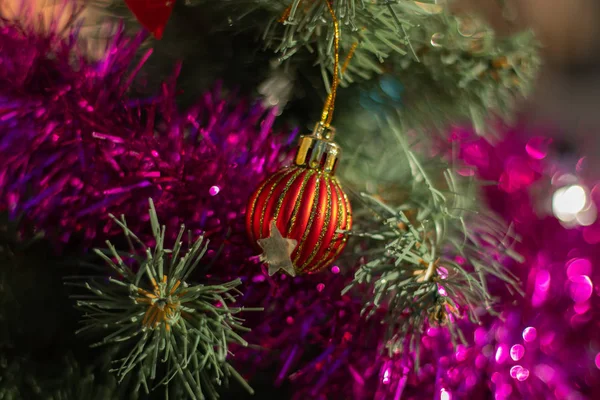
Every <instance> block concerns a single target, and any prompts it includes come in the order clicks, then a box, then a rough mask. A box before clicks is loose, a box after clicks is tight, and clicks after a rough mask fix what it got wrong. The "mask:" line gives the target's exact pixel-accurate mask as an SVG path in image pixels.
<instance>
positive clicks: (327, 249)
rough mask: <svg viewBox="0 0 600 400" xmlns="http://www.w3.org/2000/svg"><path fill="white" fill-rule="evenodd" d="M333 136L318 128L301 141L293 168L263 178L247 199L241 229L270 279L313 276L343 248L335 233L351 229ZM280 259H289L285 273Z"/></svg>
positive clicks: (343, 239) (343, 237)
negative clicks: (283, 275)
mask: <svg viewBox="0 0 600 400" xmlns="http://www.w3.org/2000/svg"><path fill="white" fill-rule="evenodd" d="M333 135H334V131H333V128H329V127H325V125H324V124H322V123H318V124H317V126H316V127H315V130H314V132H313V133H312V135H308V136H302V137H301V139H300V144H299V147H298V154H297V155H296V159H295V163H294V165H292V166H289V167H286V168H283V169H281V170H279V171H278V172H276V173H275V174H274V175H272V176H270V177H269V178H267V179H266V180H265V181H264V182H263V183H262V184H261V185H260V186H259V187H258V189H257V190H256V191H255V192H254V194H253V195H252V196H251V197H250V200H249V202H248V207H247V209H246V228H247V230H248V234H249V236H250V239H251V241H252V242H253V243H257V242H258V243H259V244H260V247H261V248H263V249H264V253H263V255H262V260H264V261H265V262H266V263H267V264H269V267H270V268H269V273H270V274H272V273H274V272H275V271H273V270H272V269H271V267H273V269H275V270H277V269H279V268H283V269H285V270H286V271H288V272H290V274H292V273H291V272H295V273H296V274H303V273H315V272H318V271H320V270H322V269H323V268H326V267H327V266H329V265H330V264H331V263H332V262H333V261H334V260H335V259H336V258H337V257H338V256H339V254H340V253H341V251H342V250H343V249H344V247H345V246H346V241H347V236H346V235H345V234H343V233H339V232H338V231H339V230H349V229H350V228H351V227H352V211H351V208H350V202H349V201H348V197H347V196H346V194H345V193H344V191H343V190H342V187H341V186H340V184H339V182H338V180H337V178H336V177H335V176H334V172H335V168H336V166H337V161H338V158H337V156H338V154H339V152H340V148H339V146H338V145H337V144H335V143H334V142H333V141H332V139H333ZM272 222H274V225H272ZM271 227H276V228H277V231H278V232H273V231H272V229H271ZM282 237H283V240H282ZM269 241H272V242H273V243H272V244H270V243H268V242H269ZM290 243H291V244H292V245H291V246H290V245H289V244H290ZM265 244H266V246H265ZM270 249H273V250H270ZM269 252H271V253H272V254H269ZM282 254H283V256H288V257H289V259H288V264H289V263H290V262H291V266H290V267H289V268H286V267H285V266H282V260H281V258H282ZM292 266H293V270H292ZM292 275H294V274H292Z"/></svg>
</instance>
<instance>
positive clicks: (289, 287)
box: [240, 131, 600, 400]
mask: <svg viewBox="0 0 600 400" xmlns="http://www.w3.org/2000/svg"><path fill="white" fill-rule="evenodd" d="M523 136H524V135H523V134H522V133H519V134H518V136H517V137H515V135H514V134H511V133H510V132H509V135H508V137H507V138H506V139H504V140H503V141H501V142H499V143H498V144H497V145H496V146H492V145H490V144H489V143H487V142H485V141H484V140H482V139H479V138H473V137H472V136H471V135H470V134H468V135H465V134H464V133H461V132H459V131H457V132H455V135H454V137H453V139H452V140H453V141H455V143H457V144H458V145H459V146H460V149H461V157H462V159H463V160H464V161H465V163H466V164H467V165H468V166H470V167H471V168H472V169H474V172H475V173H476V174H477V176H478V177H479V178H481V179H484V180H486V181H496V182H498V184H497V185H495V186H489V187H488V188H487V189H486V191H487V198H488V199H489V203H490V204H491V206H492V207H493V208H494V209H495V210H496V211H498V212H499V213H501V214H502V215H504V217H505V219H506V220H507V221H508V222H511V223H513V224H514V227H515V229H516V232H517V233H518V234H519V235H520V236H521V237H522V241H521V242H520V244H519V245H518V247H517V249H516V250H517V251H518V252H520V253H521V254H523V256H524V257H525V262H524V263H523V264H518V263H516V262H513V263H512V264H510V265H509V267H510V269H511V270H512V271H513V272H514V273H515V274H516V275H517V276H518V277H519V278H520V279H521V280H522V282H523V289H524V291H525V296H524V297H520V296H516V295H513V294H510V293H509V292H507V290H506V288H505V286H504V285H503V284H502V283H501V282H496V283H494V282H493V281H492V282H491V283H490V289H491V290H492V292H493V294H494V295H495V296H497V297H498V298H499V300H500V302H499V304H498V307H497V309H498V310H499V311H501V317H500V318H498V317H492V316H487V317H484V318H483V320H482V324H481V325H480V326H475V325H473V324H471V323H469V322H468V321H462V322H460V324H461V326H462V329H463V332H464V333H465V337H466V339H467V345H466V346H465V345H462V344H461V345H459V346H458V347H457V348H456V349H455V348H453V346H452V345H451V341H450V338H449V335H448V332H447V331H446V330H445V329H443V328H431V327H430V328H428V329H427V330H426V332H425V335H424V336H423V338H422V339H421V343H420V345H421V360H420V369H419V371H418V372H415V371H414V354H412V353H411V352H409V351H405V352H403V353H401V354H398V355H395V356H393V357H388V356H387V353H386V352H384V351H382V349H383V345H384V343H381V337H382V326H381V325H380V324H379V323H378V321H377V318H374V319H372V320H370V321H368V320H365V319H364V318H362V317H361V316H360V309H361V304H360V302H357V301H356V298H351V297H342V296H340V293H339V289H340V288H341V287H344V286H345V284H347V283H348V282H349V280H351V279H352V276H351V273H348V272H346V273H340V274H334V273H332V272H325V273H323V274H320V275H315V276H310V277H302V278H296V279H293V280H291V279H289V278H285V279H274V281H275V282H274V283H273V284H274V285H276V291H275V292H272V291H271V292H269V287H272V286H270V285H269V284H266V282H267V281H268V280H270V279H272V278H266V279H267V280H261V281H260V282H257V283H254V284H253V287H254V290H255V291H259V292H260V290H261V288H262V290H264V292H263V293H266V294H263V296H264V297H263V300H264V302H263V304H264V305H265V306H267V307H268V306H269V305H270V306H271V307H270V308H268V310H267V312H266V313H265V314H263V319H262V321H261V323H259V324H256V326H255V331H254V332H253V333H251V337H252V340H254V341H255V342H257V343H260V344H262V345H263V346H264V347H265V351H264V352H263V353H253V354H251V356H252V357H253V358H252V357H251V359H252V360H253V361H252V364H251V365H255V366H256V365H262V366H267V365H270V364H271V363H273V362H277V359H276V356H275V355H276V354H281V360H280V362H279V366H280V368H281V369H280V375H279V376H278V377H277V380H276V382H279V383H280V382H281V381H282V379H283V377H282V375H283V374H286V373H287V374H288V376H289V380H290V381H291V382H292V383H293V386H294V390H295V391H294V396H293V397H294V399H297V400H300V399H307V398H311V399H323V400H325V399H334V398H335V399H337V398H340V399H357V400H360V399H364V400H367V399H369V400H370V399H377V400H388V399H390V400H391V399H394V400H400V399H403V400H406V399H414V400H420V399H423V398H433V399H444V400H450V399H465V398H470V399H481V400H483V399H498V400H501V399H505V400H511V399H515V400H516V399H524V398H527V399H529V398H530V399H538V398H540V399H565V400H566V399H578V400H579V399H595V398H598V397H599V396H600V336H598V333H597V329H598V321H599V317H600V290H599V289H598V283H597V282H599V281H600V269H599V268H598V265H600V248H599V246H598V243H599V242H600V221H596V222H595V223H594V224H593V225H591V226H587V227H581V228H575V229H567V228H564V227H562V226H561V225H560V224H559V222H558V221H557V220H556V219H555V218H554V217H553V216H540V215H539V213H538V212H537V211H536V208H535V204H534V202H535V200H536V199H535V197H534V196H533V194H532V190H533V189H534V188H535V187H536V185H539V184H541V183H543V182H550V181H551V178H552V177H553V176H554V174H555V173H556V172H557V171H559V170H560V168H558V166H557V165H556V163H554V162H553V161H552V160H549V159H548V160H546V159H545V158H546V157H543V156H541V155H540V152H536V151H534V150H531V143H526V142H524V141H522V140H520V139H518V137H523ZM532 140H536V141H537V143H543V142H545V141H544V140H541V139H540V138H535V139H532ZM579 164H581V162H580V163H579ZM579 164H578V166H579ZM582 175H585V174H583V172H582ZM588 185H589V187H590V188H594V189H593V190H592V195H593V196H597V194H598V193H600V183H597V182H588ZM542 192H543V191H542ZM545 195H546V196H549V195H550V193H548V192H545ZM596 200H598V197H596ZM309 349H310V352H311V353H313V354H315V352H316V354H317V355H315V356H313V357H311V360H306V361H301V360H302V358H303V355H306V353H307V352H308V351H309ZM303 352H304V354H303ZM240 355H245V353H240Z"/></svg>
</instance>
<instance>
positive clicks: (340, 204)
mask: <svg viewBox="0 0 600 400" xmlns="http://www.w3.org/2000/svg"><path fill="white" fill-rule="evenodd" d="M332 183H333V185H334V186H335V189H336V190H335V193H336V195H337V199H338V210H337V212H338V218H337V223H336V227H335V230H336V231H337V230H338V229H340V228H341V227H342V221H343V218H342V214H343V212H344V209H343V207H344V203H343V201H342V200H343V199H342V196H341V195H340V193H341V189H340V187H339V186H338V184H337V179H336V178H333V179H332ZM334 232H335V231H334ZM336 243H337V240H335V239H332V240H331V242H329V246H328V247H327V250H325V253H323V258H322V261H321V262H319V263H317V264H316V265H315V266H314V267H313V268H311V270H310V272H313V271H318V270H320V269H321V268H323V267H325V266H327V263H329V262H331V261H333V260H331V261H328V260H329V259H330V258H331V254H328V253H331V251H332V250H333V247H334V246H335V245H336ZM332 254H333V253H332ZM333 259H335V257H334V258H333Z"/></svg>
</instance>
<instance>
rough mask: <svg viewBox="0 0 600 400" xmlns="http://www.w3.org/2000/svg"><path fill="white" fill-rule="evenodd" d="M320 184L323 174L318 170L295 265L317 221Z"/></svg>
mask: <svg viewBox="0 0 600 400" xmlns="http://www.w3.org/2000/svg"><path fill="white" fill-rule="evenodd" d="M320 186H321V174H320V173H318V172H317V182H316V185H315V195H314V197H313V202H312V204H311V212H310V216H309V217H308V224H307V225H306V228H305V229H304V234H303V235H302V239H301V240H300V241H299V244H300V246H298V253H297V254H296V257H294V261H293V262H292V263H293V264H294V265H297V264H296V263H297V262H298V260H299V259H300V256H301V255H302V250H303V248H304V245H305V242H306V238H307V237H308V235H309V234H310V228H311V227H312V224H313V222H314V221H315V214H316V213H317V211H318V207H319V203H320V201H319V195H320V193H319V192H320ZM299 271H302V270H299Z"/></svg>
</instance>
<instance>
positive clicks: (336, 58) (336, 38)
mask: <svg viewBox="0 0 600 400" xmlns="http://www.w3.org/2000/svg"><path fill="white" fill-rule="evenodd" d="M325 4H327V9H328V10H329V13H330V14H331V19H332V21H333V29H334V31H333V50H334V55H333V80H332V82H331V90H330V92H329V96H327V100H326V101H325V104H324V106H323V112H322V113H321V122H322V123H323V124H324V125H325V126H326V127H329V126H330V125H331V120H332V119H333V108H334V106H335V96H336V95H337V88H338V84H339V80H340V76H339V71H338V68H339V62H340V25H339V23H338V20H337V18H336V16H335V11H334V10H333V7H332V5H331V3H330V0H325Z"/></svg>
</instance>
